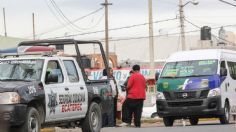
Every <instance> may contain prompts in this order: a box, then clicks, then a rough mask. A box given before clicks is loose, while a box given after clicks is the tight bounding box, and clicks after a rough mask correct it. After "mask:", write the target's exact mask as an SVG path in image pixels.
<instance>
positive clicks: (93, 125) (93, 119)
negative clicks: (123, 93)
mask: <svg viewBox="0 0 236 132" xmlns="http://www.w3.org/2000/svg"><path fill="white" fill-rule="evenodd" d="M101 128H102V113H101V107H100V106H99V105H98V104H97V103H95V102H92V103H91V105H90V106H89V110H88V112H87V115H86V117H85V119H84V121H83V122H82V131H83V132H100V130H101Z"/></svg>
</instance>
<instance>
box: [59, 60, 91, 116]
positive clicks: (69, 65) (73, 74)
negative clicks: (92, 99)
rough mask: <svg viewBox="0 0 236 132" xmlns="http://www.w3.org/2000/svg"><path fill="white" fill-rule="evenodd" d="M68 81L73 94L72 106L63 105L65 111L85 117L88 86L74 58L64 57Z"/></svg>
mask: <svg viewBox="0 0 236 132" xmlns="http://www.w3.org/2000/svg"><path fill="white" fill-rule="evenodd" d="M63 63H64V66H65V69H66V73H67V77H68V81H69V82H70V85H69V87H70V93H71V96H72V100H71V104H70V105H71V106H67V105H65V106H63V110H64V112H69V113H70V115H71V116H72V117H73V118H81V117H85V115H86V112H87V109H88V94H87V88H86V85H85V82H84V79H83V76H82V73H81V69H80V68H79V67H78V65H77V63H76V62H75V61H73V60H67V59H63Z"/></svg>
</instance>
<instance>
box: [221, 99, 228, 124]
mask: <svg viewBox="0 0 236 132" xmlns="http://www.w3.org/2000/svg"><path fill="white" fill-rule="evenodd" d="M229 118H230V114H229V103H228V102H225V107H224V115H223V116H221V117H220V123H221V124H228V123H229Z"/></svg>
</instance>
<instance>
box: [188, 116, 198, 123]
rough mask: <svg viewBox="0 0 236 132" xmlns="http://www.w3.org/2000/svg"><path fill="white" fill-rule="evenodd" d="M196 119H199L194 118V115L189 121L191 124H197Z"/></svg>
mask: <svg viewBox="0 0 236 132" xmlns="http://www.w3.org/2000/svg"><path fill="white" fill-rule="evenodd" d="M198 121H199V119H198V118H196V117H194V118H190V119H189V122H190V124H191V125H197V124H198Z"/></svg>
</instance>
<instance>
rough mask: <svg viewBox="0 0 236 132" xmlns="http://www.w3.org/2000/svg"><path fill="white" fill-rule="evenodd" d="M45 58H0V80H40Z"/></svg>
mask: <svg viewBox="0 0 236 132" xmlns="http://www.w3.org/2000/svg"><path fill="white" fill-rule="evenodd" d="M42 67H43V60H40V59H37V60H36V59H22V60H0V81H9V80H15V81H39V80H40V78H41V73H42Z"/></svg>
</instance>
